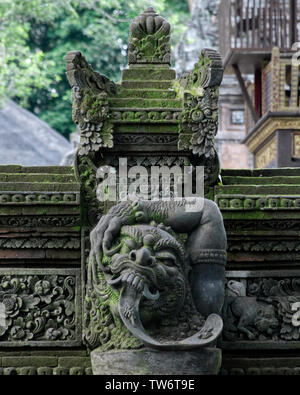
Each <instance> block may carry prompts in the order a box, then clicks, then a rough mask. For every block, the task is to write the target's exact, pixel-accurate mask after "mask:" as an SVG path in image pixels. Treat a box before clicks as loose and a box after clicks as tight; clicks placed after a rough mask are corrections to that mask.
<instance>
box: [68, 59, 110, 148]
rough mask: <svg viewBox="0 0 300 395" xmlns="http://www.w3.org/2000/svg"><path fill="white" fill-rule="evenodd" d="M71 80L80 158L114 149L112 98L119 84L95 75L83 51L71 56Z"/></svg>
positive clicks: (69, 70)
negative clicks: (111, 114)
mask: <svg viewBox="0 0 300 395" xmlns="http://www.w3.org/2000/svg"><path fill="white" fill-rule="evenodd" d="M65 59H66V68H67V78H68V80H69V83H70V85H71V87H72V103H73V107H72V118H73V121H74V122H75V123H76V124H77V125H78V126H79V128H80V150H79V155H87V154H88V153H89V152H95V151H98V150H99V149H100V148H101V147H110V148H111V147H112V146H113V140H112V124H111V123H110V122H109V120H108V113H109V105H108V96H109V95H112V94H114V93H115V92H116V84H115V83H114V82H112V81H110V80H109V79H108V78H107V77H105V76H104V75H102V74H100V73H97V72H96V71H94V70H93V69H92V68H91V66H90V65H89V64H88V63H87V61H86V60H85V58H84V56H83V55H82V54H81V52H80V51H71V52H68V53H67V55H66V57H65Z"/></svg>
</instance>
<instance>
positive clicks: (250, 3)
mask: <svg viewBox="0 0 300 395" xmlns="http://www.w3.org/2000/svg"><path fill="white" fill-rule="evenodd" d="M299 3H300V0H222V1H221V4H220V8H219V49H220V53H221V56H222V57H223V58H225V57H226V55H227V54H228V52H230V51H231V50H232V49H239V48H241V49H247V50H253V51H254V50H266V51H268V52H269V51H271V50H272V48H273V47H274V46H277V47H279V48H280V50H284V49H289V48H291V46H292V44H293V43H294V42H296V41H298V35H297V22H298V19H299V18H297V10H299V8H300V4H299Z"/></svg>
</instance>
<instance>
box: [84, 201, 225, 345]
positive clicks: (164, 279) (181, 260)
mask: <svg viewBox="0 0 300 395" xmlns="http://www.w3.org/2000/svg"><path fill="white" fill-rule="evenodd" d="M186 204H187V203H186V201H184V200H183V201H181V202H147V201H138V202H135V203H132V204H131V203H129V202H122V203H119V204H117V205H115V206H113V207H112V208H111V209H110V211H109V212H108V213H107V214H106V215H104V216H103V217H102V218H101V220H100V221H99V223H98V225H97V226H96V227H95V228H94V230H93V231H92V232H91V235H90V241H91V252H90V256H89V262H88V283H87V294H86V306H85V322H84V326H85V333H84V339H85V342H86V343H87V345H88V346H89V347H90V348H92V349H94V348H96V347H99V346H100V349H101V350H102V351H105V350H110V349H137V348H140V347H142V346H143V345H146V346H149V347H152V348H155V349H159V350H188V349H197V348H199V347H204V346H207V345H208V344H211V343H212V342H213V341H214V340H215V339H216V338H217V337H218V336H219V335H220V333H221V331H222V326H223V324H222V319H221V317H220V316H219V313H220V311H221V308H222V304H223V298H224V270H225V262H226V252H225V248H226V235H225V230H224V226H223V221H222V218H221V215H220V212H219V210H218V208H217V206H216V205H215V203H213V202H212V201H209V200H206V199H204V200H203V207H202V209H201V210H200V211H199V212H197V213H189V212H185V207H186ZM181 233H183V234H187V241H186V243H185V244H184V243H183V240H182V238H180V234H181ZM212 233H213V237H212V238H211V241H210V242H207V238H206V236H207V235H208V234H211V235H212ZM208 289H210V291H207V290H208ZM145 328H146V329H145Z"/></svg>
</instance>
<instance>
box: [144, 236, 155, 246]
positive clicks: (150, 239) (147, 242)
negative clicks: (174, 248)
mask: <svg viewBox="0 0 300 395" xmlns="http://www.w3.org/2000/svg"><path fill="white" fill-rule="evenodd" d="M143 243H144V245H145V246H153V244H154V243H155V237H154V236H153V235H151V234H148V235H146V236H145V237H144V238H143Z"/></svg>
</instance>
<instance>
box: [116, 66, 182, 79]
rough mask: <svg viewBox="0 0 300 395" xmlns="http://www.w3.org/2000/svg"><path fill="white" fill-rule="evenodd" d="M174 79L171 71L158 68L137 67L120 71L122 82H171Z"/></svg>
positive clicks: (174, 75)
mask: <svg viewBox="0 0 300 395" xmlns="http://www.w3.org/2000/svg"><path fill="white" fill-rule="evenodd" d="M175 78H176V72H175V70H173V69H168V68H160V67H159V68H158V67H153V68H151V67H137V68H131V69H125V70H123V71H122V79H124V80H140V81H148V80H154V81H160V80H173V79H175Z"/></svg>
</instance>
